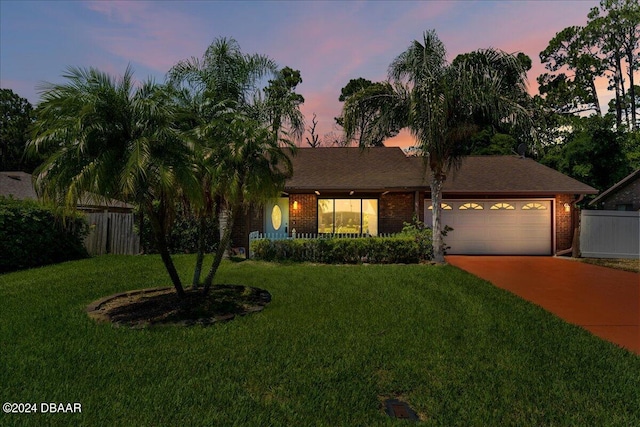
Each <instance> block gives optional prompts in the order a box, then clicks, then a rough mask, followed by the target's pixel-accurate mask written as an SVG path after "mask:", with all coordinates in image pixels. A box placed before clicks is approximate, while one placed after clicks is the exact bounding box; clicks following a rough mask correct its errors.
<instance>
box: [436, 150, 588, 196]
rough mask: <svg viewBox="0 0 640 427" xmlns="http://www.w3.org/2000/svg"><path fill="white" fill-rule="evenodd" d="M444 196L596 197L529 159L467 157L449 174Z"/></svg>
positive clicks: (556, 172) (517, 157)
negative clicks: (447, 194)
mask: <svg viewBox="0 0 640 427" xmlns="http://www.w3.org/2000/svg"><path fill="white" fill-rule="evenodd" d="M442 191H443V192H444V193H454V194H455V193H476V194H514V193H515V194H528V195H544V194H597V193H598V190H596V189H595V188H593V187H591V186H589V185H587V184H583V183H582V182H580V181H577V180H575V179H573V178H571V177H568V176H567V175H565V174H563V173H560V172H558V171H557V170H555V169H552V168H550V167H547V166H544V165H542V164H540V163H538V162H536V161H535V160H533V159H529V158H523V157H520V156H468V157H465V158H464V159H463V160H462V165H461V166H460V169H459V170H457V171H454V172H450V173H449V177H448V179H447V180H446V181H445V183H444V186H443V189H442Z"/></svg>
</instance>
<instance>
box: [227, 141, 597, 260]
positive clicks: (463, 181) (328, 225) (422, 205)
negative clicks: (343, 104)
mask: <svg viewBox="0 0 640 427" xmlns="http://www.w3.org/2000/svg"><path fill="white" fill-rule="evenodd" d="M292 164H293V175H292V177H291V178H290V179H288V180H287V182H286V184H285V188H284V193H283V194H282V197H280V198H279V199H278V200H274V201H272V202H271V203H267V204H266V205H265V206H264V207H263V208H252V209H251V210H250V211H249V212H248V215H247V216H246V217H245V218H244V219H242V220H240V221H238V222H237V224H236V227H235V228H234V234H233V236H232V240H233V242H235V243H234V246H244V247H246V246H248V234H249V232H251V231H260V232H263V233H271V234H276V235H277V234H278V233H279V234H280V235H281V236H287V235H289V236H290V235H292V234H293V233H294V232H295V233H296V234H304V233H311V234H324V233H327V234H329V233H338V234H340V233H357V234H364V235H377V234H380V233H395V232H398V231H400V230H401V229H402V227H403V224H404V223H405V222H411V220H412V218H413V217H417V218H418V219H419V220H421V221H424V222H425V223H427V225H429V224H431V211H432V209H431V190H430V186H429V183H430V174H429V171H428V168H427V167H426V166H425V164H424V162H423V159H422V158H417V157H407V156H406V155H405V154H404V152H403V151H402V150H401V149H400V148H397V147H376V148H369V149H366V150H361V149H359V148H355V147H343V148H313V149H312V148H302V149H299V150H297V153H296V155H295V156H293V157H292ZM596 193H597V190H595V189H594V188H592V187H590V186H588V185H585V184H583V183H581V182H578V181H576V180H574V179H572V178H570V177H568V176H565V175H563V174H561V173H560V172H557V171H555V170H553V169H550V168H548V167H546V166H543V165H541V164H539V163H537V162H535V161H534V160H532V159H527V158H521V157H519V156H470V157H467V158H465V159H464V160H463V162H462V164H461V167H460V168H459V170H457V171H455V172H452V173H450V174H449V177H448V179H447V181H446V182H445V184H444V187H443V200H442V209H443V211H442V220H443V224H446V225H448V226H450V227H452V228H453V231H451V232H450V233H449V234H448V235H447V236H446V238H445V242H446V244H447V245H448V246H450V249H449V250H448V253H451V254H514V255H515V254H517V255H525V254H526V255H529V254H530V255H552V254H556V253H558V252H562V251H564V250H567V249H569V248H571V246H572V240H573V233H574V228H575V221H577V219H576V218H577V216H576V215H574V214H573V211H574V209H575V207H574V203H575V202H576V201H577V200H578V199H579V198H580V197H581V196H583V195H586V194H596Z"/></svg>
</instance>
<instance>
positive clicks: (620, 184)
mask: <svg viewBox="0 0 640 427" xmlns="http://www.w3.org/2000/svg"><path fill="white" fill-rule="evenodd" d="M636 178H640V169H638V170H636V171H634V172H631V173H630V174H629V175H627V176H625V177H624V178H622V179H621V180H620V181H618V182H617V183H616V184H614V185H613V186H612V187H610V188H609V189H607V190H605V191H603V192H602V194H600V195H599V196H598V197H596V198H595V199H593V200H592V201H590V202H589V205H595V204H597V203H599V202H601V201H602V199H604V198H606V197H607V196H608V195H610V194H611V193H614V192H615V191H617V190H619V189H620V188H622V187H624V186H625V185H627V184H629V183H631V182H632V181H633V180H634V179H636Z"/></svg>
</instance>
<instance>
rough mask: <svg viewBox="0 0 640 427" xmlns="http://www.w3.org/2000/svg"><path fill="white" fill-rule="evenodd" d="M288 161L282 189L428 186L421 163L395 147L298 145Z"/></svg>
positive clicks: (378, 189)
mask: <svg viewBox="0 0 640 427" xmlns="http://www.w3.org/2000/svg"><path fill="white" fill-rule="evenodd" d="M291 163H292V164H293V176H292V177H291V178H289V179H288V180H287V183H286V185H285V191H323V190H324V191H332V190H333V191H340V190H343V191H344V190H346V191H351V190H359V191H387V190H401V189H405V190H406V189H418V188H423V187H424V186H425V185H428V183H427V181H424V173H423V170H424V169H423V166H422V164H421V163H416V162H415V161H414V159H411V158H408V157H407V156H406V155H405V154H404V153H403V151H402V149H400V148H399V147H371V148H366V149H360V148H358V147H321V148H300V149H298V150H297V151H296V154H295V155H294V156H292V157H291Z"/></svg>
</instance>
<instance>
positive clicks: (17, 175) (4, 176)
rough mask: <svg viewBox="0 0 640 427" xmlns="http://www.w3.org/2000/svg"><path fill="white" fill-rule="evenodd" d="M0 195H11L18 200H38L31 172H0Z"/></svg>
mask: <svg viewBox="0 0 640 427" xmlns="http://www.w3.org/2000/svg"><path fill="white" fill-rule="evenodd" d="M0 196H13V198H14V199H18V200H24V199H31V200H38V195H37V194H36V190H34V189H33V182H32V181H31V174H28V173H26V172H0Z"/></svg>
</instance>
